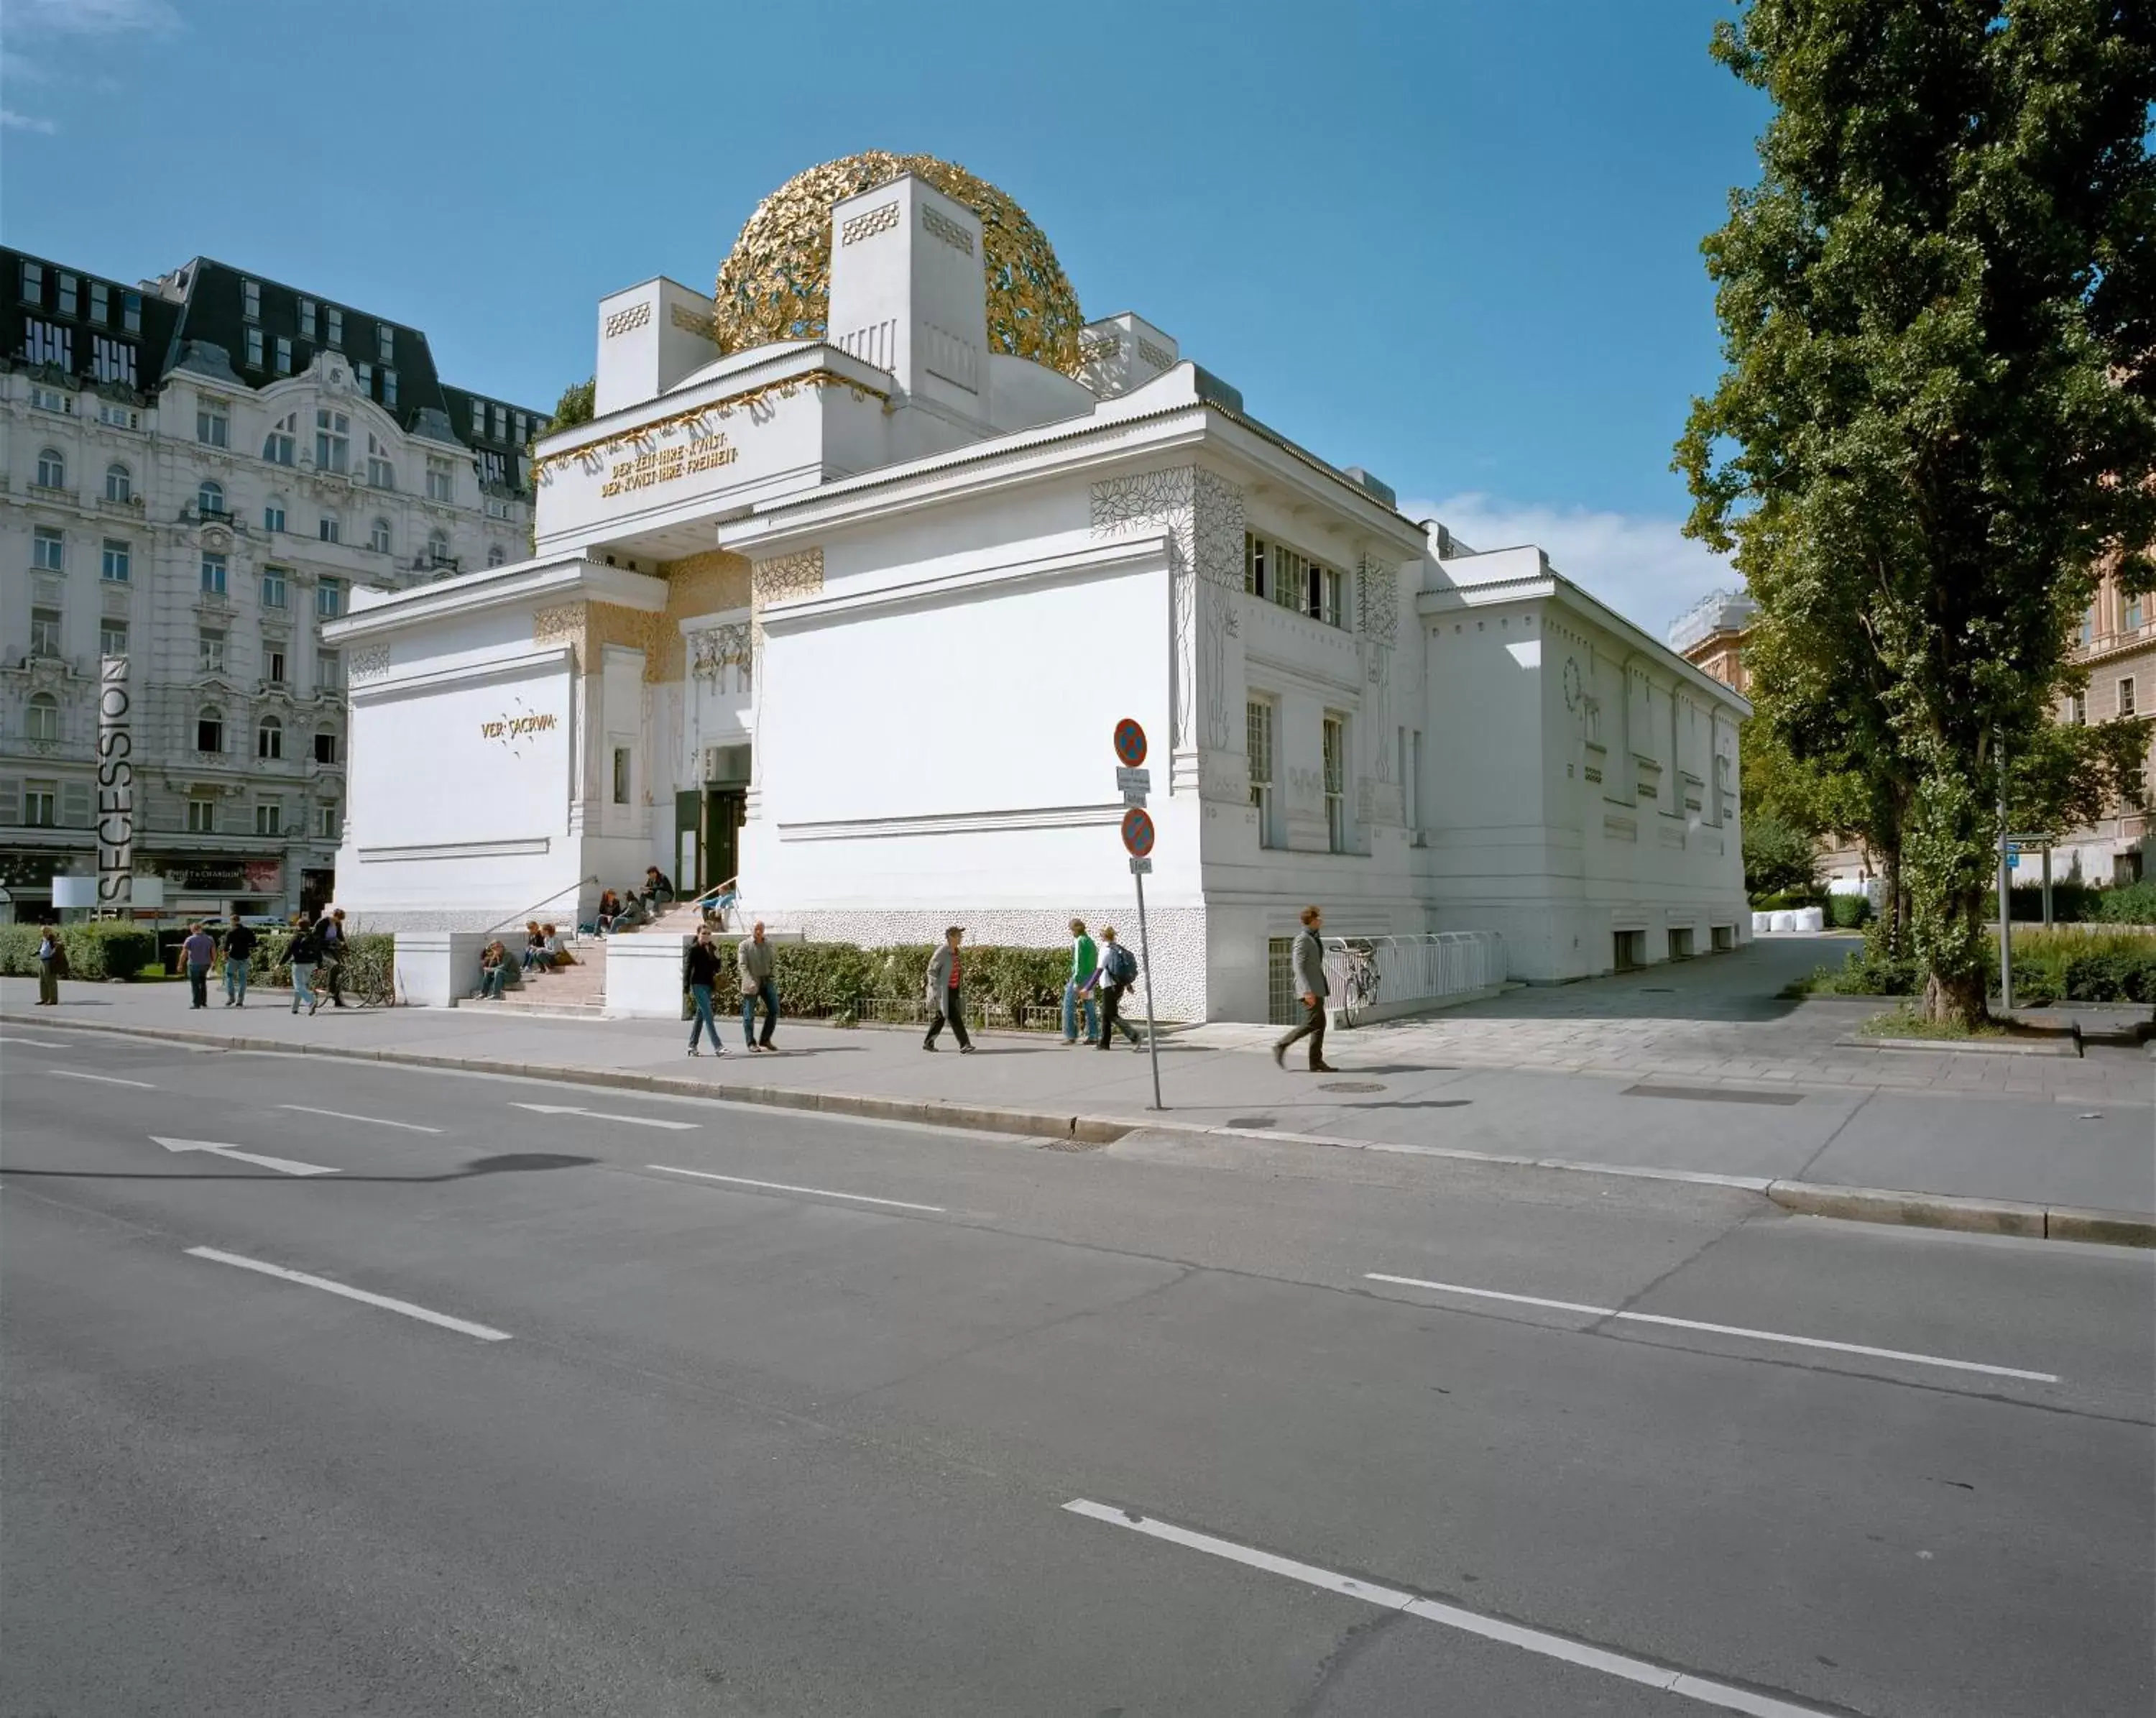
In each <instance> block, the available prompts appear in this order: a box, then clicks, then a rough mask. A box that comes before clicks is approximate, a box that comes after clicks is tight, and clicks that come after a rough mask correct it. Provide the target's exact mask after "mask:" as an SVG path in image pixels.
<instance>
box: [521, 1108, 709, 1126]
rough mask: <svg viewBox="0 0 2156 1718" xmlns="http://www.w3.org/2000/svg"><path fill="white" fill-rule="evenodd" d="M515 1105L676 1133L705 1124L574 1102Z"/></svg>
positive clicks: (549, 1112)
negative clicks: (606, 1110)
mask: <svg viewBox="0 0 2156 1718" xmlns="http://www.w3.org/2000/svg"><path fill="white" fill-rule="evenodd" d="M514 1107H515V1108H518V1109H531V1110H536V1111H537V1112H538V1113H539V1114H541V1115H581V1116H583V1117H585V1118H587V1119H589V1120H592V1121H604V1122H623V1123H625V1124H628V1125H629V1126H630V1127H632V1128H671V1129H674V1130H675V1132H676V1133H680V1132H682V1131H684V1130H692V1129H696V1128H698V1127H701V1126H702V1125H703V1124H701V1122H682V1121H661V1120H660V1119H659V1118H658V1117H657V1116H655V1115H608V1114H603V1112H601V1111H599V1110H596V1109H578V1108H577V1107H576V1106H575V1105H574V1104H572V1103H519V1104H516V1105H515V1106H514Z"/></svg>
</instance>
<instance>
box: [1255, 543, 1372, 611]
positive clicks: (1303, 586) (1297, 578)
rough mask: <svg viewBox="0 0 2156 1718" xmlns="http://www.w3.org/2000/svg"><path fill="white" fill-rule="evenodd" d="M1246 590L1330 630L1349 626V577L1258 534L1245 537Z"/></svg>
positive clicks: (1283, 544) (1336, 569)
mask: <svg viewBox="0 0 2156 1718" xmlns="http://www.w3.org/2000/svg"><path fill="white" fill-rule="evenodd" d="M1243 589H1245V590H1247V591H1248V592H1250V594H1251V595H1252V596H1260V597H1264V598H1265V599H1266V600H1267V601H1269V602H1275V603H1278V604H1280V605H1281V607H1282V608H1284V609H1293V610H1295V611H1296V613H1297V614H1301V615H1309V616H1310V618H1311V619H1312V620H1322V621H1323V622H1324V623H1325V625H1327V626H1345V625H1347V575H1346V574H1344V573H1342V572H1341V571H1340V570H1339V569H1338V568H1333V567H1327V566H1322V565H1321V564H1320V563H1317V562H1316V561H1313V560H1312V559H1311V558H1310V557H1309V556H1307V555H1306V554H1303V553H1300V552H1299V551H1297V550H1295V549H1291V548H1288V547H1287V546H1286V544H1285V543H1275V542H1272V541H1270V539H1268V538H1262V537H1260V536H1259V535H1258V534H1257V533H1256V532H1245V533H1244V535H1243Z"/></svg>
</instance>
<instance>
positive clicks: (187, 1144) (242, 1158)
mask: <svg viewBox="0 0 2156 1718" xmlns="http://www.w3.org/2000/svg"><path fill="white" fill-rule="evenodd" d="M150 1137H151V1139H154V1140H156V1141H157V1144H160V1145H162V1146H163V1147H164V1148H165V1150H167V1151H207V1152H209V1153H210V1154H212V1155H213V1156H217V1157H227V1158H230V1159H231V1160H233V1161H234V1162H235V1163H251V1164H254V1165H258V1166H259V1167H260V1168H262V1169H268V1170H276V1171H277V1173H278V1174H280V1175H335V1174H336V1173H337V1171H336V1170H333V1169H327V1168H325V1167H324V1166H323V1165H321V1164H319V1163H295V1162H293V1161H292V1160H291V1159H290V1158H289V1157H264V1156H262V1155H259V1153H256V1152H253V1151H242V1150H240V1149H239V1147H238V1146H237V1145H223V1144H218V1142H217V1141H216V1140H214V1139H166V1138H165V1137H164V1136H163V1135H162V1134H151V1135H150Z"/></svg>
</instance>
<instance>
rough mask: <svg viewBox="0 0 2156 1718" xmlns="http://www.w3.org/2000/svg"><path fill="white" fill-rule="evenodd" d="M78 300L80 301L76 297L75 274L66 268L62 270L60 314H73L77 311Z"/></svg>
mask: <svg viewBox="0 0 2156 1718" xmlns="http://www.w3.org/2000/svg"><path fill="white" fill-rule="evenodd" d="M77 302H78V301H77V299H76V297H75V278H74V275H70V274H69V273H68V272H67V271H66V270H61V272H60V314H61V315H62V316H73V315H74V313H75V308H76V305H77Z"/></svg>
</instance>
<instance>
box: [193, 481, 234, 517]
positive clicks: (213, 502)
mask: <svg viewBox="0 0 2156 1718" xmlns="http://www.w3.org/2000/svg"><path fill="white" fill-rule="evenodd" d="M195 511H196V512H198V513H199V514H201V515H202V516H203V518H205V519H223V518H227V517H230V516H229V515H228V514H227V513H226V512H225V511H224V486H223V484H222V483H219V482H218V481H217V480H216V479H214V478H212V477H205V478H204V479H203V482H202V486H201V487H200V488H199V489H198V490H196V491H195Z"/></svg>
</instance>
